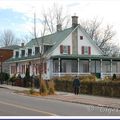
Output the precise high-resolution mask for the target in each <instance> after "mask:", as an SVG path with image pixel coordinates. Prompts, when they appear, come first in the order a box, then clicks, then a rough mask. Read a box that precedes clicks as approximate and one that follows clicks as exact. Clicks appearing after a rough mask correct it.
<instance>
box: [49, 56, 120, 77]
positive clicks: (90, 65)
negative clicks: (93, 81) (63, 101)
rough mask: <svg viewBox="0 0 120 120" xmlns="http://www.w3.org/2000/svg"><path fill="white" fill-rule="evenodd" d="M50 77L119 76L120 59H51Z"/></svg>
mask: <svg viewBox="0 0 120 120" xmlns="http://www.w3.org/2000/svg"><path fill="white" fill-rule="evenodd" d="M51 59H52V63H53V65H52V66H53V72H52V76H59V77H60V76H64V75H78V76H81V75H83V76H85V75H91V74H93V75H96V77H98V78H104V77H105V76H113V74H116V75H118V76H119V75H120V58H118V57H108V56H82V55H79V56H77V55H76V56H75V55H62V56H54V57H52V58H51Z"/></svg>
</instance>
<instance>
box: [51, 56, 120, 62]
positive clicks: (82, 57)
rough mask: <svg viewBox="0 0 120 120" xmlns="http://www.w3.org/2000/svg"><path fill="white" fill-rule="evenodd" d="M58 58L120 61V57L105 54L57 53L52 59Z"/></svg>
mask: <svg viewBox="0 0 120 120" xmlns="http://www.w3.org/2000/svg"><path fill="white" fill-rule="evenodd" d="M57 58H61V59H77V58H79V59H82V60H87V59H91V60H100V59H102V60H111V59H112V60H114V61H120V57H111V56H105V55H56V56H52V57H51V59H57Z"/></svg>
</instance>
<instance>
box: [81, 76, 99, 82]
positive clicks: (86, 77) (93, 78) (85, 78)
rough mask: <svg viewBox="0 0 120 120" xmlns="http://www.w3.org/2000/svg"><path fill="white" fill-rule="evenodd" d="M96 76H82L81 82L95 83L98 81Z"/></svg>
mask: <svg viewBox="0 0 120 120" xmlns="http://www.w3.org/2000/svg"><path fill="white" fill-rule="evenodd" d="M96 79H97V78H96V76H95V75H88V76H80V80H81V81H88V82H95V81H96Z"/></svg>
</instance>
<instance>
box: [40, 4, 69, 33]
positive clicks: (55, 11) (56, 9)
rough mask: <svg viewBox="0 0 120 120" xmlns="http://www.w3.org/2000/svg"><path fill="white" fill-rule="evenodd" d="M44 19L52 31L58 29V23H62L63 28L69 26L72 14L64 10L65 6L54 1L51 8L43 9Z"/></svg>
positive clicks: (48, 28)
mask: <svg viewBox="0 0 120 120" xmlns="http://www.w3.org/2000/svg"><path fill="white" fill-rule="evenodd" d="M42 15H43V21H44V22H45V23H46V25H47V30H48V31H49V32H50V33H53V32H55V31H56V25H58V24H61V25H62V27H63V29H64V28H67V27H68V25H69V23H70V16H69V15H68V12H66V13H65V12H64V11H63V7H62V6H59V5H58V4H56V3H54V4H53V6H52V7H51V8H48V9H47V10H46V11H45V10H44V11H42Z"/></svg>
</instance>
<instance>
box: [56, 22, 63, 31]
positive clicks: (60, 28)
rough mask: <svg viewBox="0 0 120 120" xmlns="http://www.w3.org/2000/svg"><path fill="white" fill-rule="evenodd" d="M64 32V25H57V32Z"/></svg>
mask: <svg viewBox="0 0 120 120" xmlns="http://www.w3.org/2000/svg"><path fill="white" fill-rule="evenodd" d="M61 30H62V25H61V24H58V25H57V32H59V31H61Z"/></svg>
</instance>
